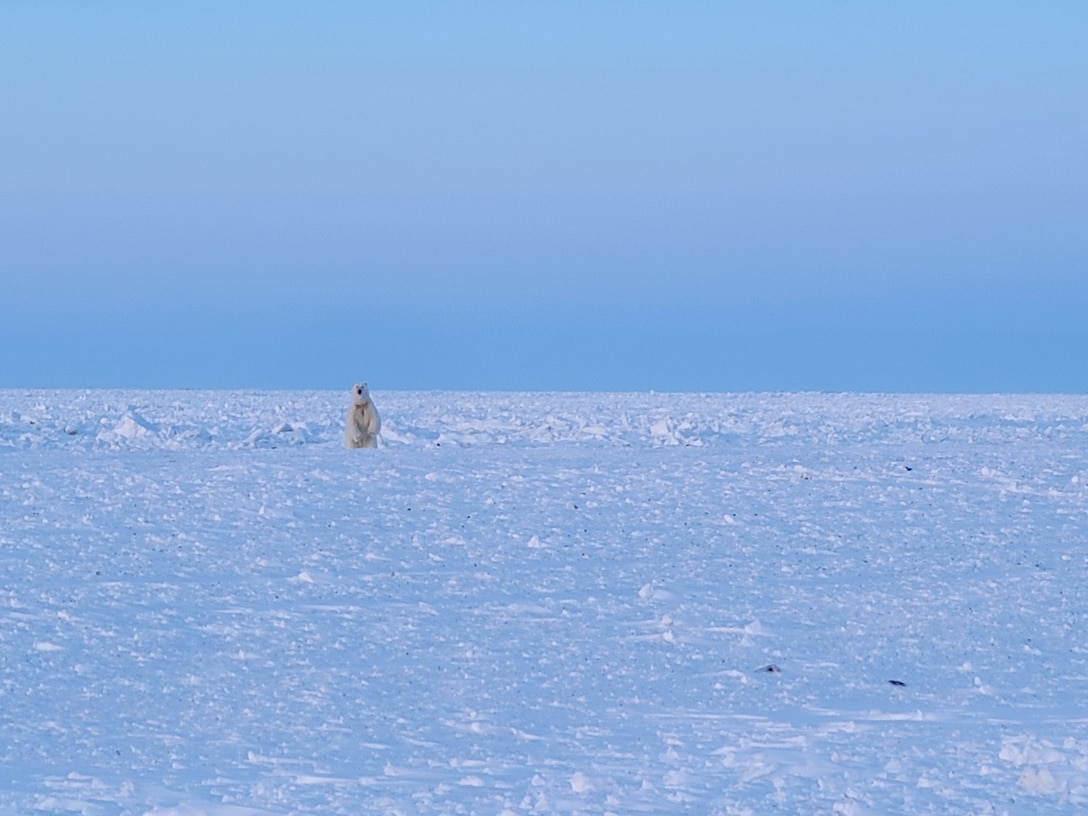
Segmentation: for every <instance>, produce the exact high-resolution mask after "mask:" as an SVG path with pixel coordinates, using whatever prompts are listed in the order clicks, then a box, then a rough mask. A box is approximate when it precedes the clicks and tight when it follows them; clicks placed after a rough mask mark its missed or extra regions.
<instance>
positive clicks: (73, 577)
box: [0, 390, 1088, 816]
mask: <svg viewBox="0 0 1088 816" xmlns="http://www.w3.org/2000/svg"><path fill="white" fill-rule="evenodd" d="M347 400H348V395H347V393H346V392H345V393H343V394H340V393H330V392H311V393H307V392H200V391H187V392H148V391H130V392H122V391H89V392H86V391H23V390H8V391H0V575H2V576H3V582H2V584H0V734H2V739H0V812H3V813H86V814H145V813H150V814H156V816H167V814H174V815H176V816H198V815H199V814H209V815H210V816H211V815H214V816H243V815H248V816H252V815H254V814H287V813H298V814H311V813H312V814H324V813H342V814H383V813H390V814H398V813H402V814H415V813H420V814H423V813H466V814H469V813H479V814H505V815H506V816H508V815H509V814H551V813H593V814H602V813H610V812H611V813H615V814H630V813H693V814H743V813H753V814H764V813H769V812H782V813H844V814H863V813H911V814H921V813H933V814H949V813H963V814H984V813H1010V814H1014V813H1023V814H1037V813H1071V812H1076V811H1077V810H1078V809H1081V808H1088V625H1086V624H1088V620H1086V616H1088V398H1086V397H1060V396H1038V397H1034V396H995V397H989V396H863V395H821V394H738V395H731V394H719V395H691V394H687V395H677V394H623V395H617V394H608V395H604V394H468V393H403V392H402V393H389V392H386V393H382V392H380V391H378V392H375V402H376V404H377V406H378V408H379V410H380V411H381V413H382V419H383V422H384V434H383V438H384V445H383V447H382V448H380V449H378V450H356V451H347V450H344V449H343V446H342V427H343V425H342V423H343V415H344V411H345V410H346V407H347Z"/></svg>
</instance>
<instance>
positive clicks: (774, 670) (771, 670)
mask: <svg viewBox="0 0 1088 816" xmlns="http://www.w3.org/2000/svg"><path fill="white" fill-rule="evenodd" d="M756 671H761V672H767V674H780V673H781V672H782V669H780V668H778V666H776V665H775V664H774V663H769V664H767V665H766V666H764V667H763V668H762V669H756Z"/></svg>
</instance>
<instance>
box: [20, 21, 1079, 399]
mask: <svg viewBox="0 0 1088 816" xmlns="http://www.w3.org/2000/svg"><path fill="white" fill-rule="evenodd" d="M948 5H949V4H939V3H927V2H922V3H915V4H910V7H909V8H907V7H906V6H907V4H872V3H860V2H858V3H819V4H817V3H782V4H757V3H728V2H722V3H683V2H681V3H668V4H666V3H657V4H651V3H638V2H636V3H588V4H582V3H548V4H545V3H411V2H408V3H395V4H394V3H388V4H363V3H346V2H345V3H336V2H330V3H320V4H308V3H297V2H296V3H277V2H261V3H257V2H253V3H243V2H235V3H226V4H224V3H207V4H202V3H195V2H194V3H185V4H176V5H171V6H167V7H156V6H154V5H151V6H149V5H148V4H139V3H108V2H104V3H96V4H80V3H72V2H57V3H49V4H39V3H31V2H14V3H5V4H4V5H3V6H2V7H0V110H2V111H3V120H4V123H3V125H2V126H0V387H23V386H49V387H95V386H103V387H109V386H131V387H212V388H243V387H256V388H341V387H343V388H346V387H347V386H348V385H350V383H351V382H353V381H355V380H359V379H367V380H369V381H370V383H371V386H372V388H374V389H376V390H380V389H382V388H389V389H393V388H465V389H477V388H482V389H619V390H648V389H658V390H714V391H723V390H753V389H754V390H764V389H770V390H779V389H821V390H866V391H1067V392H1086V391H1088V365H1086V364H1085V362H1084V359H1085V356H1086V355H1085V351H1084V350H1085V349H1088V320H1085V317H1084V315H1085V314H1088V228H1086V225H1088V96H1086V95H1085V88H1088V48H1085V47H1084V44H1085V43H1086V42H1088V5H1086V4H1084V3H1081V2H1066V3H1060V2H1053V3H1038V4H1028V3H1003V2H986V3H982V2H979V3H973V2H964V3H957V4H951V5H953V6H954V7H953V8H948V7H947V6H948ZM874 6H876V8H874ZM885 6H887V7H885Z"/></svg>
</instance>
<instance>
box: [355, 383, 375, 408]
mask: <svg viewBox="0 0 1088 816" xmlns="http://www.w3.org/2000/svg"><path fill="white" fill-rule="evenodd" d="M351 401H352V403H354V404H355V405H366V404H367V403H368V402H370V389H369V388H367V385H366V383H355V385H353V386H352V387H351Z"/></svg>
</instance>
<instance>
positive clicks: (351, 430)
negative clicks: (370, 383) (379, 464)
mask: <svg viewBox="0 0 1088 816" xmlns="http://www.w3.org/2000/svg"><path fill="white" fill-rule="evenodd" d="M381 430H382V421H381V418H380V417H379V416H378V409H377V408H375V407H374V403H373V402H372V401H371V399H370V389H369V388H367V385H366V383H355V385H353V386H352V387H351V409H350V410H349V411H348V420H347V423H346V424H345V426H344V447H345V448H348V449H352V448H376V447H378V434H379V433H380V432H381Z"/></svg>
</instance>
